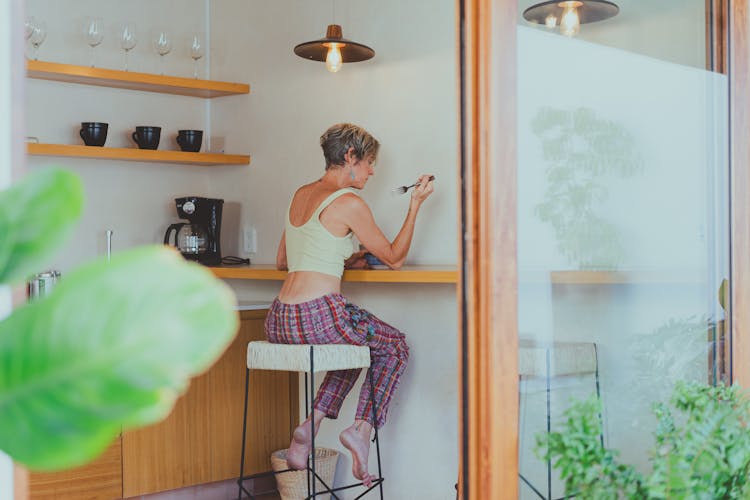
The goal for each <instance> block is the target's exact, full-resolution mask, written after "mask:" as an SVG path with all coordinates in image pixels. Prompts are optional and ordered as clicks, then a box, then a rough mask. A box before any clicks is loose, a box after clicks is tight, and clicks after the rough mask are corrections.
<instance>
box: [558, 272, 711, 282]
mask: <svg viewBox="0 0 750 500" xmlns="http://www.w3.org/2000/svg"><path fill="white" fill-rule="evenodd" d="M549 276H550V282H551V283H552V284H553V285H628V284H644V285H700V284H705V277H704V278H701V277H700V276H699V275H698V273H697V272H695V271H680V270H653V271H645V270H632V271H551V272H550V273H549Z"/></svg>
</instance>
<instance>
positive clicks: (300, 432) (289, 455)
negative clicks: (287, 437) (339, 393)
mask: <svg viewBox="0 0 750 500" xmlns="http://www.w3.org/2000/svg"><path fill="white" fill-rule="evenodd" d="M313 414H314V415H315V435H317V434H318V428H319V427H320V422H321V421H322V420H323V418H324V417H325V413H322V412H320V411H318V410H314V412H313ZM311 448H312V435H311V434H310V417H308V418H307V420H305V421H304V422H302V423H301V424H299V425H298V426H297V428H296V429H294V433H293V434H292V442H291V443H289V449H288V450H287V451H286V463H287V464H288V465H289V468H290V469H295V470H303V469H305V468H307V457H309V456H310V449H311Z"/></svg>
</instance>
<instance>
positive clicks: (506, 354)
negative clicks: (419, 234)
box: [458, 0, 518, 500]
mask: <svg viewBox="0 0 750 500" xmlns="http://www.w3.org/2000/svg"><path fill="white" fill-rule="evenodd" d="M458 4H459V7H458V9H459V23H460V26H459V30H460V34H461V42H462V43H461V69H462V75H463V78H462V81H461V96H460V99H461V105H462V108H461V113H460V116H461V130H462V133H461V141H460V142H461V144H460V151H461V183H460V185H461V186H462V193H461V197H460V200H461V225H462V227H461V236H462V238H461V245H462V249H461V262H462V265H461V269H460V280H459V294H458V295H459V307H460V308H461V311H460V312H459V317H460V318H461V323H462V325H461V326H462V338H461V345H462V347H463V349H462V351H463V352H462V355H461V356H460V358H461V359H460V362H459V373H460V374H461V376H462V380H461V381H460V383H459V397H460V406H459V408H462V411H461V412H460V416H459V421H460V429H461V431H460V444H459V449H460V450H462V457H461V460H460V464H459V466H460V471H459V477H460V478H461V485H460V488H459V490H460V492H461V494H462V497H463V498H465V499H489V498H491V499H493V500H502V499H509V500H515V499H517V498H518V333H517V332H518V328H517V309H518V308H517V282H518V278H517V265H516V264H517V262H516V195H517V193H516V184H517V183H516V20H517V2H516V0H494V1H493V0H459V2H458Z"/></svg>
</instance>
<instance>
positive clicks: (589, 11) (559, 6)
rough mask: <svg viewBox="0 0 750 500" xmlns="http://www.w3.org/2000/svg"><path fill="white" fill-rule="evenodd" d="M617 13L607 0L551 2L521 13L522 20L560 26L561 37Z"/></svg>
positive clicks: (618, 10) (615, 8)
mask: <svg viewBox="0 0 750 500" xmlns="http://www.w3.org/2000/svg"><path fill="white" fill-rule="evenodd" d="M618 12H620V8H619V7H618V6H617V5H616V4H614V3H612V2H608V1H607V0H564V1H560V0H553V1H550V2H542V3H538V4H536V5H532V6H531V7H529V8H528V9H526V10H525V11H523V18H524V19H526V20H527V21H529V22H530V23H535V24H544V25H545V26H547V27H548V28H554V27H555V26H560V32H561V33H562V34H563V35H568V36H573V35H575V34H576V33H578V30H579V29H580V27H581V24H586V23H593V22H596V21H602V20H604V19H609V18H610V17H614V16H616V15H617V13H618Z"/></svg>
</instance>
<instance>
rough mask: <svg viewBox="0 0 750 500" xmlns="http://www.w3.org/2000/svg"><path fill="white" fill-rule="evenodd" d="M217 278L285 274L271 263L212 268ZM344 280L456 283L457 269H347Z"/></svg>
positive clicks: (262, 277)
mask: <svg viewBox="0 0 750 500" xmlns="http://www.w3.org/2000/svg"><path fill="white" fill-rule="evenodd" d="M209 269H210V270H211V271H212V272H213V273H214V274H215V275H216V276H217V277H219V278H224V279H240V280H277V281H282V280H284V279H285V278H286V274H287V272H286V271H279V270H278V269H276V266H274V265H272V264H253V265H251V266H232V267H211V268H209ZM343 280H344V281H348V282H362V283H457V282H458V268H457V267H456V266H404V267H402V268H401V269H399V270H398V271H394V270H391V269H386V270H380V269H347V270H346V271H344V277H343Z"/></svg>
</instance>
